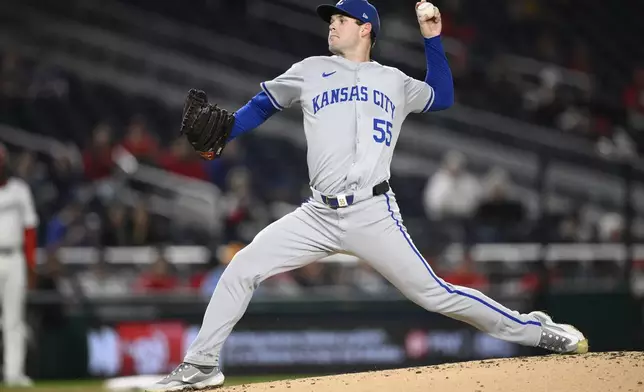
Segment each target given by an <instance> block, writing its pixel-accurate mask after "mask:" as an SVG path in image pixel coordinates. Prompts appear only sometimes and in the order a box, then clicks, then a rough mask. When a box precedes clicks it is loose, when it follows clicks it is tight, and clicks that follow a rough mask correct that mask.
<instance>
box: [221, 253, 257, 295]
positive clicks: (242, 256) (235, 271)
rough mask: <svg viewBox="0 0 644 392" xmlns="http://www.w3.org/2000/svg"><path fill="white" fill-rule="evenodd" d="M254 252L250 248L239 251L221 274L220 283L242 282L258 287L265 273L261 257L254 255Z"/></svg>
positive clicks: (234, 283) (249, 286) (235, 283)
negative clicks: (262, 268)
mask: <svg viewBox="0 0 644 392" xmlns="http://www.w3.org/2000/svg"><path fill="white" fill-rule="evenodd" d="M252 253H253V252H249V249H248V248H244V249H242V250H240V251H239V252H237V254H235V256H234V257H233V258H232V260H231V261H230V263H229V264H228V266H226V269H225V270H224V272H223V274H222V275H221V278H220V284H223V285H228V286H231V285H232V286H234V285H239V284H241V285H242V286H245V287H248V288H251V289H256V288H257V286H258V285H259V283H261V281H262V280H263V278H262V276H263V275H264V274H263V271H262V270H261V267H262V265H263V263H262V260H261V259H258V258H257V257H253V254H252Z"/></svg>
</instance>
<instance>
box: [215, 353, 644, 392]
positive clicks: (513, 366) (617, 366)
mask: <svg viewBox="0 0 644 392" xmlns="http://www.w3.org/2000/svg"><path fill="white" fill-rule="evenodd" d="M216 391H217V392H373V391H378V392H428V391H441V392H612V391H615V392H644V353H642V352H607V353H589V354H584V355H575V356H562V355H549V356H537V357H522V358H506V359H493V360H485V361H473V362H462V363H453V364H445V365H438V366H428V367H417V368H405V369H396V370H384V371H378V372H366V373H354V374H342V375H337V376H325V377H314V378H304V379H298V380H290V381H277V382H270V383H260V384H244V385H237V386H232V387H226V388H220V389H216Z"/></svg>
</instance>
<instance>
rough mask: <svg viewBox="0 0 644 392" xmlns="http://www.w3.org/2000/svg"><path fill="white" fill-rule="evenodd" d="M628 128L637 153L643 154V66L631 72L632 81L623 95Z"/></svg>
mask: <svg viewBox="0 0 644 392" xmlns="http://www.w3.org/2000/svg"><path fill="white" fill-rule="evenodd" d="M623 103H624V106H625V108H626V117H627V120H626V121H627V124H628V127H629V128H630V129H631V130H632V131H633V137H634V139H635V143H637V145H638V147H639V153H640V154H642V153H644V66H641V67H639V68H637V69H635V71H634V72H633V81H632V83H631V84H630V85H629V86H628V87H627V88H626V89H625V91H624V93H623Z"/></svg>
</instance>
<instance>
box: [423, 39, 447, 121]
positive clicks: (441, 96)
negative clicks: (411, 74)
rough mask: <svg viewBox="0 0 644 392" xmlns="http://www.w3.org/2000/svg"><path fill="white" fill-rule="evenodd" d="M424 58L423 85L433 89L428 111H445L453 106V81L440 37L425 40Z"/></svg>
mask: <svg viewBox="0 0 644 392" xmlns="http://www.w3.org/2000/svg"><path fill="white" fill-rule="evenodd" d="M425 58H426V60H427V75H426V76H425V83H427V84H428V85H430V86H431V87H432V88H433V89H434V102H433V103H432V104H431V106H430V107H429V109H428V111H430V112H431V111H438V110H444V109H447V108H449V107H450V106H452V105H453V104H454V81H453V79H452V71H451V70H450V68H449V63H448V62H447V57H446V56H445V51H444V49H443V43H442V42H441V37H440V36H438V37H433V38H425Z"/></svg>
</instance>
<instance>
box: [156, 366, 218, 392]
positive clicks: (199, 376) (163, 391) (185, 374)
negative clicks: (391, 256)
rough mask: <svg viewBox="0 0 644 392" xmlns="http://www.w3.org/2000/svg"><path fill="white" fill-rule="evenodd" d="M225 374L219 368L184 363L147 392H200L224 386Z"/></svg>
mask: <svg viewBox="0 0 644 392" xmlns="http://www.w3.org/2000/svg"><path fill="white" fill-rule="evenodd" d="M224 379H225V377H224V374H223V373H222V372H221V371H220V370H219V367H218V366H215V367H212V368H210V367H208V368H207V367H204V366H197V365H193V364H190V363H185V362H184V363H182V364H181V365H179V366H178V367H177V368H176V369H174V370H173V371H172V373H170V374H168V375H167V376H166V377H165V378H164V379H162V380H160V381H158V382H157V383H156V384H154V385H152V386H150V387H148V388H146V389H145V392H170V391H174V392H179V391H198V390H200V389H206V388H216V387H221V386H222V385H224Z"/></svg>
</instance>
